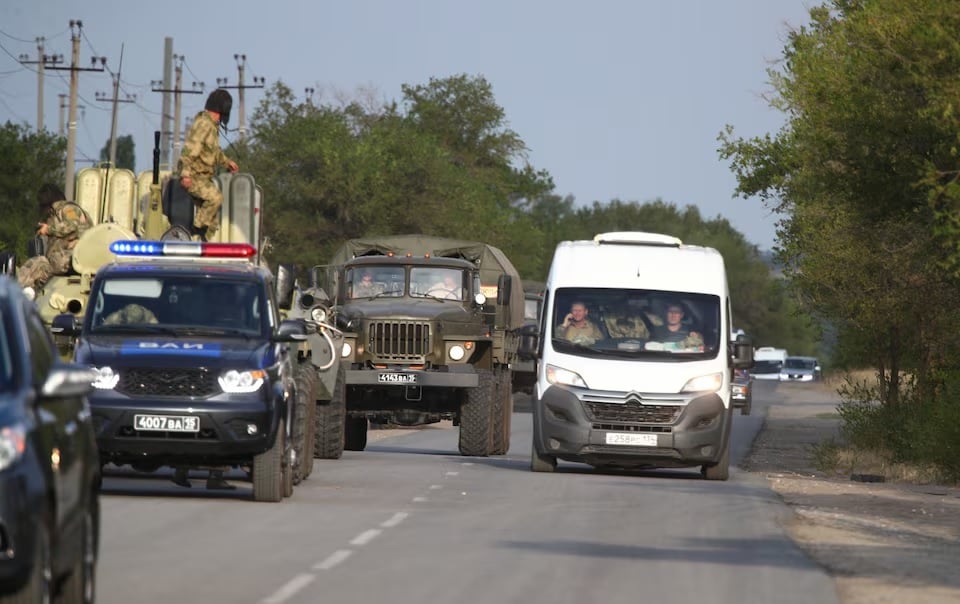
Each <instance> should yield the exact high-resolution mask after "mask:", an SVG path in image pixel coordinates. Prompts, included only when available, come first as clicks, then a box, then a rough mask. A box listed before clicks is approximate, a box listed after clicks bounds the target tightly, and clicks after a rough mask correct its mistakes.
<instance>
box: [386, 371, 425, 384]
mask: <svg viewBox="0 0 960 604" xmlns="http://www.w3.org/2000/svg"><path fill="white" fill-rule="evenodd" d="M377 381H378V382H380V383H381V384H416V383H417V374H416V373H381V374H379V375H377Z"/></svg>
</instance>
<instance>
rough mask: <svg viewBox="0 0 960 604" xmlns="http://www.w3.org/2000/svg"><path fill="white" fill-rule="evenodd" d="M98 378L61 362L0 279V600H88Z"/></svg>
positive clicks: (95, 518) (7, 603) (95, 535)
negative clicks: (91, 399)
mask: <svg viewBox="0 0 960 604" xmlns="http://www.w3.org/2000/svg"><path fill="white" fill-rule="evenodd" d="M94 377H95V374H94V373H93V371H92V370H91V369H87V368H84V367H81V366H79V365H73V364H68V363H65V362H63V361H62V360H61V359H60V356H59V354H58V353H57V349H56V347H55V346H54V343H53V339H52V338H51V337H50V334H49V332H48V331H47V329H46V327H45V326H44V324H43V321H42V320H41V319H40V315H39V313H38V312H37V310H36V307H35V305H34V304H33V302H31V301H30V300H28V299H27V298H26V297H25V296H24V294H23V290H22V289H21V288H20V286H19V285H18V284H17V282H16V281H15V280H13V279H11V278H9V277H7V276H6V275H0V604H21V603H22V604H27V603H32V602H50V601H51V600H52V599H55V601H57V602H65V603H66V602H69V603H80V602H83V603H89V602H93V599H94V583H95V571H96V561H97V549H98V541H99V531H100V505H99V490H100V458H99V456H98V454H97V449H96V439H95V437H94V432H93V426H92V423H91V416H90V407H89V404H88V400H87V394H88V393H89V392H90V391H91V390H92V382H93V379H94Z"/></svg>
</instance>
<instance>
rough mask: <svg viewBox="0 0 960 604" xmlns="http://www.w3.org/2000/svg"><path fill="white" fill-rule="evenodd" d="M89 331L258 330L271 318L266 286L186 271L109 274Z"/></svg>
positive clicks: (249, 332) (247, 332)
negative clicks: (151, 274) (177, 273)
mask: <svg viewBox="0 0 960 604" xmlns="http://www.w3.org/2000/svg"><path fill="white" fill-rule="evenodd" d="M91 303H92V306H91V308H90V310H89V311H88V313H89V315H90V316H89V319H88V320H89V333H101V334H105V333H110V332H116V333H127V334H129V333H131V332H133V331H136V330H137V329H138V328H140V329H142V330H143V331H144V332H148V333H157V332H158V331H161V330H162V331H163V332H167V333H172V334H180V333H187V332H189V333H206V332H210V333H212V334H217V335H227V336H230V335H239V336H255V335H258V334H261V333H262V332H263V331H264V330H265V328H266V324H267V323H268V321H266V320H265V317H266V307H265V304H266V301H265V299H264V295H263V287H262V285H261V284H260V283H259V282H256V281H250V280H227V279H198V278H196V277H195V276H193V277H185V276H184V277H181V276H161V277H149V278H115V279H111V278H107V279H105V280H103V281H102V282H101V283H100V284H99V286H98V287H97V288H96V289H95V291H94V293H93V296H92V298H91Z"/></svg>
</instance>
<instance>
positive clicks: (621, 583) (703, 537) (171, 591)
mask: <svg viewBox="0 0 960 604" xmlns="http://www.w3.org/2000/svg"><path fill="white" fill-rule="evenodd" d="M754 396H755V400H754V415H752V416H749V417H743V416H737V417H736V418H735V420H734V426H735V434H734V442H733V460H734V463H736V462H737V461H739V459H741V458H742V456H743V455H744V454H745V453H746V451H748V450H749V445H750V442H751V441H752V439H753V437H754V436H755V434H756V432H757V430H758V429H759V428H760V426H761V423H762V416H763V414H764V413H765V411H766V405H765V404H764V403H765V401H764V398H766V399H767V400H770V399H771V398H772V397H775V396H777V395H776V388H775V385H773V384H769V385H766V384H761V385H759V386H758V388H757V392H756V393H755V395H754ZM518 398H519V396H518ZM518 403H522V401H519V400H518ZM530 428H531V424H530V415H529V414H528V413H526V412H524V410H523V407H522V404H521V405H520V407H519V410H518V412H517V413H516V414H515V416H514V418H513V436H512V446H511V449H510V452H509V454H508V455H507V456H505V457H492V458H464V457H461V456H459V455H458V454H457V452H456V451H457V432H456V429H455V428H454V429H448V430H422V431H418V432H415V433H412V434H406V435H403V436H397V437H394V438H390V439H387V440H382V441H378V442H376V443H375V444H372V445H371V446H370V447H369V448H368V449H367V451H364V452H347V453H345V454H344V456H343V458H342V459H340V460H336V461H323V462H321V461H320V460H318V463H317V464H316V465H315V468H314V473H313V475H312V476H311V477H310V479H309V480H307V481H306V482H304V483H303V484H301V485H300V486H298V487H297V488H296V490H295V492H294V494H293V497H292V498H290V499H287V500H284V501H283V502H282V503H277V504H267V503H254V502H253V501H251V500H250V487H249V483H245V482H242V481H239V480H238V481H237V482H236V484H237V486H238V488H237V490H236V491H231V492H213V491H207V490H206V489H204V488H203V487H204V481H203V480H202V479H201V475H200V474H196V475H195V476H196V477H197V480H195V481H194V487H193V488H192V489H184V488H182V487H178V486H176V485H174V484H172V483H171V482H170V481H169V476H170V473H169V472H167V471H164V470H161V471H159V472H158V473H156V475H154V476H151V477H142V475H135V474H133V473H114V474H112V475H110V476H109V477H108V478H107V479H106V480H105V484H104V491H103V496H102V499H101V501H102V506H103V528H102V542H101V557H100V564H99V570H98V581H99V585H98V588H99V594H98V602H100V603H101V604H104V603H107V604H110V603H118V604H119V603H123V604H127V603H130V602H138V603H143V604H148V603H152V602H158V603H159V602H162V603H164V604H167V603H169V602H177V603H192V602H204V603H211V602H213V603H217V602H230V603H234V602H257V603H260V602H262V603H272V604H280V603H290V604H306V603H314V602H320V601H322V602H325V603H329V602H334V603H336V602H344V603H355V602H364V603H375V602H388V603H390V604H404V603H408V602H409V603H417V604H423V603H445V602H451V603H452V602H457V603H463V604H471V603H480V602H484V603H486V602H496V603H497V604H504V603H512V602H516V603H521V602H522V603H524V604H535V603H540V602H543V603H549V604H558V603H566V602H571V603H572V602H577V603H583V602H591V603H594V602H595V603H601V602H602V603H605V604H614V603H621V602H622V603H630V604H636V603H637V602H657V603H658V604H660V603H664V602H677V603H683V604H688V603H695V602H704V603H706V602H709V603H731V604H733V603H736V604H743V603H745V602H746V603H750V602H758V603H766V602H778V603H791V602H797V603H804V604H807V603H810V602H815V603H831V602H837V597H836V593H835V590H834V587H833V582H832V580H831V579H830V578H829V577H828V576H827V575H826V574H825V573H824V572H823V571H822V570H821V569H820V568H819V567H817V566H816V565H815V564H813V563H812V562H811V561H810V560H809V559H807V558H806V556H805V555H804V554H803V553H802V552H801V551H800V550H799V549H797V547H796V546H794V545H793V542H792V541H790V539H789V538H788V537H787V536H786V535H785V533H784V532H783V530H782V529H781V528H780V525H779V523H778V519H782V518H783V517H784V515H785V514H787V513H788V512H787V510H786V507H785V506H784V505H783V504H782V503H781V502H780V501H779V499H778V498H777V497H776V496H775V495H774V494H773V493H772V492H771V491H770V490H769V489H768V488H767V487H766V484H765V482H764V481H762V480H761V479H759V478H757V477H755V476H752V475H750V474H747V473H744V472H740V471H737V470H736V469H734V470H733V472H732V476H731V479H730V480H729V481H727V482H707V481H703V480H700V478H699V473H698V472H697V471H695V470H690V471H678V470H672V471H655V472H643V473H600V472H597V471H595V470H593V469H591V468H589V467H588V466H583V465H578V464H566V463H563V462H561V465H560V467H559V468H558V471H557V472H556V473H554V474H534V473H531V472H530V471H529V467H528V464H529V452H530Z"/></svg>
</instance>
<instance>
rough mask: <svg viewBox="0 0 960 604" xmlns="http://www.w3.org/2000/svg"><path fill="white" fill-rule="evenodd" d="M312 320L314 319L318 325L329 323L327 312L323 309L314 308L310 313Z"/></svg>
mask: <svg viewBox="0 0 960 604" xmlns="http://www.w3.org/2000/svg"><path fill="white" fill-rule="evenodd" d="M310 318H312V319H313V320H314V321H315V322H317V323H326V322H327V311H326V310H324V309H323V308H314V309H313V310H311V311H310Z"/></svg>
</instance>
